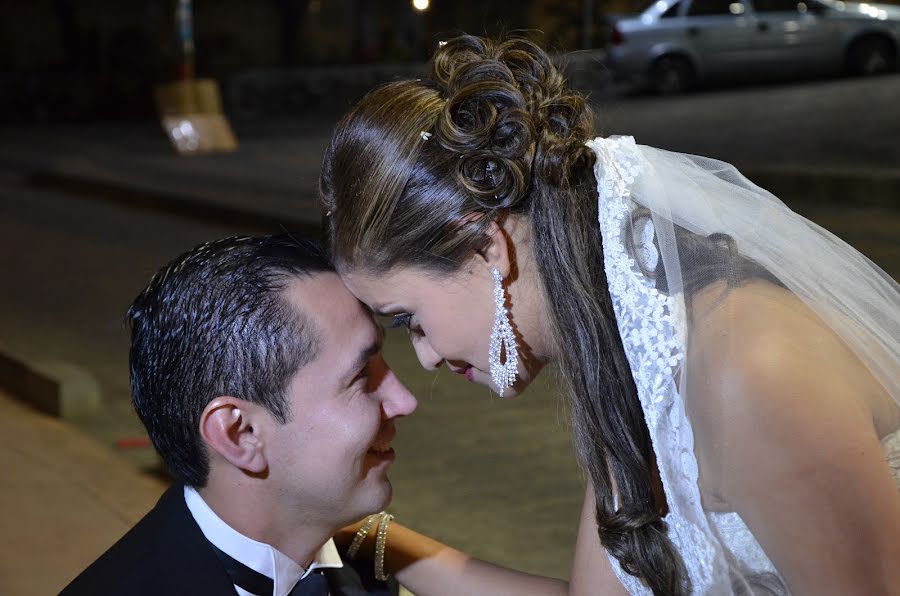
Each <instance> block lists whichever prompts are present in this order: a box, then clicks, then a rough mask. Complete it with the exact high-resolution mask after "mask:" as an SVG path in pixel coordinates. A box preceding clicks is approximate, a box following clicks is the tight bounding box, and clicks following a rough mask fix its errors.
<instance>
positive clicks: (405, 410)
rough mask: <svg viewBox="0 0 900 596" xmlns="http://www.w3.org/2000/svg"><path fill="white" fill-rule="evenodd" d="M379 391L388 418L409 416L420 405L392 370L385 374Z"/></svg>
mask: <svg viewBox="0 0 900 596" xmlns="http://www.w3.org/2000/svg"><path fill="white" fill-rule="evenodd" d="M378 391H379V393H381V404H382V405H381V407H382V409H383V410H384V415H385V417H386V418H396V417H398V416H409V415H410V414H412V413H413V412H415V411H416V407H418V405H419V402H418V401H417V400H416V398H415V396H414V395H413V394H412V393H410V392H409V389H407V388H406V385H404V384H403V383H401V382H400V379H398V378H397V375H395V374H394V371H392V370H390V369H388V370H387V372H386V373H385V375H384V378H383V379H382V381H381V385H379V387H378Z"/></svg>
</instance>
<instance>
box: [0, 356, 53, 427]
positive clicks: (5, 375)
mask: <svg viewBox="0 0 900 596" xmlns="http://www.w3.org/2000/svg"><path fill="white" fill-rule="evenodd" d="M0 389H3V390H5V391H6V392H7V393H8V394H9V395H12V396H15V397H16V398H17V399H18V400H19V401H21V402H23V403H25V404H27V405H29V406H31V407H33V408H35V409H36V410H37V411H39V412H41V413H43V414H47V415H49V416H53V417H55V418H59V417H60V416H61V415H62V399H61V397H60V395H61V387H60V383H59V381H57V380H56V379H52V378H50V377H48V376H46V375H44V374H41V373H39V372H38V371H36V370H34V369H33V368H31V367H29V366H27V365H26V364H24V363H23V362H21V361H20V360H17V359H15V358H13V357H11V356H9V355H7V354H4V353H3V352H0Z"/></svg>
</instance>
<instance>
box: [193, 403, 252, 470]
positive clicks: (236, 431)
mask: <svg viewBox="0 0 900 596" xmlns="http://www.w3.org/2000/svg"><path fill="white" fill-rule="evenodd" d="M262 410H263V409H262V408H260V406H258V405H256V404H253V403H251V402H248V401H245V400H242V399H238V398H236V397H230V396H223V397H217V398H215V399H213V400H212V401H211V402H209V404H207V406H206V408H204V409H203V413H202V414H201V415H200V435H201V436H202V437H203V440H204V441H205V442H206V445H207V446H208V447H209V448H210V449H211V450H213V451H215V452H216V453H217V454H218V455H219V456H221V457H222V458H223V459H225V460H226V461H227V462H228V463H230V464H231V465H233V466H234V467H236V468H239V469H241V470H243V471H245V472H247V473H249V474H262V473H264V472H265V471H266V469H267V468H268V467H269V462H268V460H267V459H266V455H265V451H264V450H263V441H262V438H261V436H260V432H259V431H260V428H259V425H256V426H254V424H253V422H254V418H255V417H258V416H260V415H263V414H264V412H263V411H262Z"/></svg>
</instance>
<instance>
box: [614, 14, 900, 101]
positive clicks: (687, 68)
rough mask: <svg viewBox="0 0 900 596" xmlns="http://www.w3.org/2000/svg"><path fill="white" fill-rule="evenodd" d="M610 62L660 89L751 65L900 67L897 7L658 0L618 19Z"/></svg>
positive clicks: (776, 68)
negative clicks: (630, 16) (641, 11)
mask: <svg viewBox="0 0 900 596" xmlns="http://www.w3.org/2000/svg"><path fill="white" fill-rule="evenodd" d="M610 42H611V43H610V48H609V54H608V56H609V64H610V67H611V69H612V71H613V73H614V74H615V75H616V76H617V77H619V78H635V77H639V78H646V79H647V80H649V82H650V84H651V85H652V86H653V87H654V88H655V89H656V90H657V91H659V92H661V93H678V92H681V91H684V90H686V89H687V88H689V87H690V86H691V85H692V84H693V83H694V82H696V81H698V80H700V79H705V78H710V77H719V76H722V75H725V76H734V75H738V74H739V75H741V76H743V75H746V74H752V73H758V74H764V73H766V72H767V71H768V72H770V73H773V74H774V73H783V72H786V71H788V69H790V71H793V72H811V71H820V70H821V71H824V70H830V71H839V70H841V69H844V70H846V71H849V72H851V73H854V74H877V73H882V72H889V71H893V70H895V69H896V68H897V63H898V54H900V7H898V6H888V5H879V4H866V3H861V4H860V3H856V2H841V1H837V0H658V1H657V2H655V3H654V4H652V5H651V6H650V7H649V8H647V9H646V10H645V11H644V12H643V13H641V14H640V15H638V16H636V17H634V18H623V19H619V20H616V21H615V23H614V27H613V29H612V36H611V39H610Z"/></svg>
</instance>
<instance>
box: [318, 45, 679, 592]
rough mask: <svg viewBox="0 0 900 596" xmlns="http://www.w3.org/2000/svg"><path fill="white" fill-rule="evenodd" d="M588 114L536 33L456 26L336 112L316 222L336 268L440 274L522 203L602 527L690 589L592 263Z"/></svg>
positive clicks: (633, 563)
mask: <svg viewBox="0 0 900 596" xmlns="http://www.w3.org/2000/svg"><path fill="white" fill-rule="evenodd" d="M593 126H594V120H593V115H592V112H591V110H590V108H589V106H588V105H587V103H586V102H585V100H584V98H583V97H582V96H581V95H580V94H579V93H577V92H575V91H573V90H571V89H569V88H568V87H567V86H566V83H565V81H564V79H563V77H562V75H561V74H560V73H559V71H558V70H557V69H556V67H555V66H554V65H553V63H552V62H551V60H550V58H549V57H548V56H547V54H546V53H545V52H544V51H543V50H541V49H540V48H539V47H538V46H536V45H535V44H533V43H531V42H529V41H527V40H524V39H512V40H509V41H505V42H502V43H500V42H492V41H489V40H485V39H481V38H478V37H471V36H462V37H458V38H456V39H452V40H450V41H448V42H447V43H446V44H444V45H443V46H442V47H440V48H439V49H438V51H437V53H436V54H435V56H434V59H433V65H432V75H431V78H430V79H425V80H413V81H400V82H393V83H388V84H385V85H383V86H380V87H378V88H376V89H374V90H373V91H371V92H370V93H369V94H368V95H366V96H365V97H364V98H363V99H362V100H361V101H360V102H359V103H358V104H357V105H356V106H355V107H354V108H353V109H352V110H351V111H350V112H349V113H348V114H347V115H346V116H345V117H344V118H343V120H342V121H341V122H340V123H339V124H338V126H337V129H336V131H335V133H334V137H333V139H332V141H331V145H330V146H329V148H328V150H327V152H326V154H325V161H324V165H323V169H322V176H321V180H320V192H321V198H322V201H323V204H324V209H325V210H326V212H327V215H328V216H327V218H326V220H327V233H328V235H329V243H330V247H331V250H332V253H333V256H334V258H335V261H336V263H337V266H338V268H339V269H343V268H346V269H358V270H361V271H365V272H367V273H369V274H375V275H377V274H381V273H385V272H387V271H389V270H390V269H392V268H393V267H417V268H420V269H423V270H426V271H431V272H434V273H436V274H440V273H450V272H454V271H457V270H458V269H459V268H460V267H461V266H462V265H463V264H464V263H465V262H467V261H468V259H470V258H471V256H472V255H473V254H474V253H475V251H479V250H481V249H483V248H485V247H486V246H487V245H488V244H489V238H488V236H487V234H486V228H487V226H488V224H489V223H490V222H491V221H493V220H496V219H499V218H502V217H503V216H505V215H506V214H518V215H522V216H525V217H527V220H528V221H529V222H530V227H531V232H532V234H531V238H532V242H533V251H534V254H535V258H536V260H537V263H538V267H539V269H540V274H541V281H542V284H543V288H542V289H543V292H544V298H545V301H546V303H547V304H548V306H549V315H550V320H551V321H552V331H553V335H554V340H555V343H556V346H557V350H556V353H557V354H558V355H559V366H560V373H561V374H560V379H561V380H562V383H563V385H564V387H563V389H564V392H565V393H566V395H567V397H568V399H569V405H570V409H571V416H572V430H573V435H574V440H575V445H576V451H577V453H578V456H579V459H580V462H581V464H582V465H583V467H584V468H585V469H586V470H587V471H588V474H589V475H590V478H591V480H592V482H593V486H594V490H595V492H596V499H597V501H596V511H597V525H598V530H599V536H600V540H601V542H602V543H603V545H604V546H605V547H606V549H607V550H608V551H609V552H610V553H611V554H612V555H613V556H615V557H616V558H617V559H618V560H619V561H620V563H621V564H622V566H623V568H624V569H625V570H626V571H627V572H628V573H631V574H633V575H635V576H638V577H641V578H643V579H644V580H645V581H646V583H647V584H648V585H649V586H650V587H651V588H652V589H653V592H654V594H666V595H672V594H676V595H677V594H686V593H688V592H689V591H690V586H689V583H688V579H687V575H686V573H685V571H684V568H683V564H682V562H681V559H680V557H679V555H678V554H677V552H676V550H675V548H674V546H673V545H672V543H671V541H670V540H669V538H668V536H667V534H666V524H665V523H664V522H663V520H662V513H663V511H664V504H663V503H660V502H659V501H660V500H661V499H657V498H656V496H655V493H654V490H653V488H652V487H653V486H654V485H655V484H656V483H655V481H654V478H653V475H652V473H651V470H652V469H653V467H652V466H653V464H652V449H651V445H650V439H649V433H648V431H647V428H646V425H645V423H644V418H643V415H642V412H641V407H640V402H639V400H638V397H637V390H636V388H635V385H634V381H633V380H632V377H631V372H630V369H629V367H628V363H627V361H626V359H625V352H624V349H623V347H622V343H621V339H620V337H619V334H618V331H617V327H616V321H615V317H614V314H613V310H612V304H611V301H610V297H609V294H608V291H607V282H606V277H605V275H604V272H603V255H602V250H601V242H600V236H599V226H598V223H597V191H596V181H595V179H594V175H593V169H592V166H593V163H594V159H595V157H594V154H593V152H592V151H591V150H590V149H589V148H588V147H586V146H585V144H584V143H585V141H587V140H589V139H591V138H592V137H593V136H594V131H593ZM485 349H487V347H485ZM612 487H616V489H617V492H618V507H617V506H616V502H615V500H614V497H613V488H612Z"/></svg>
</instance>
